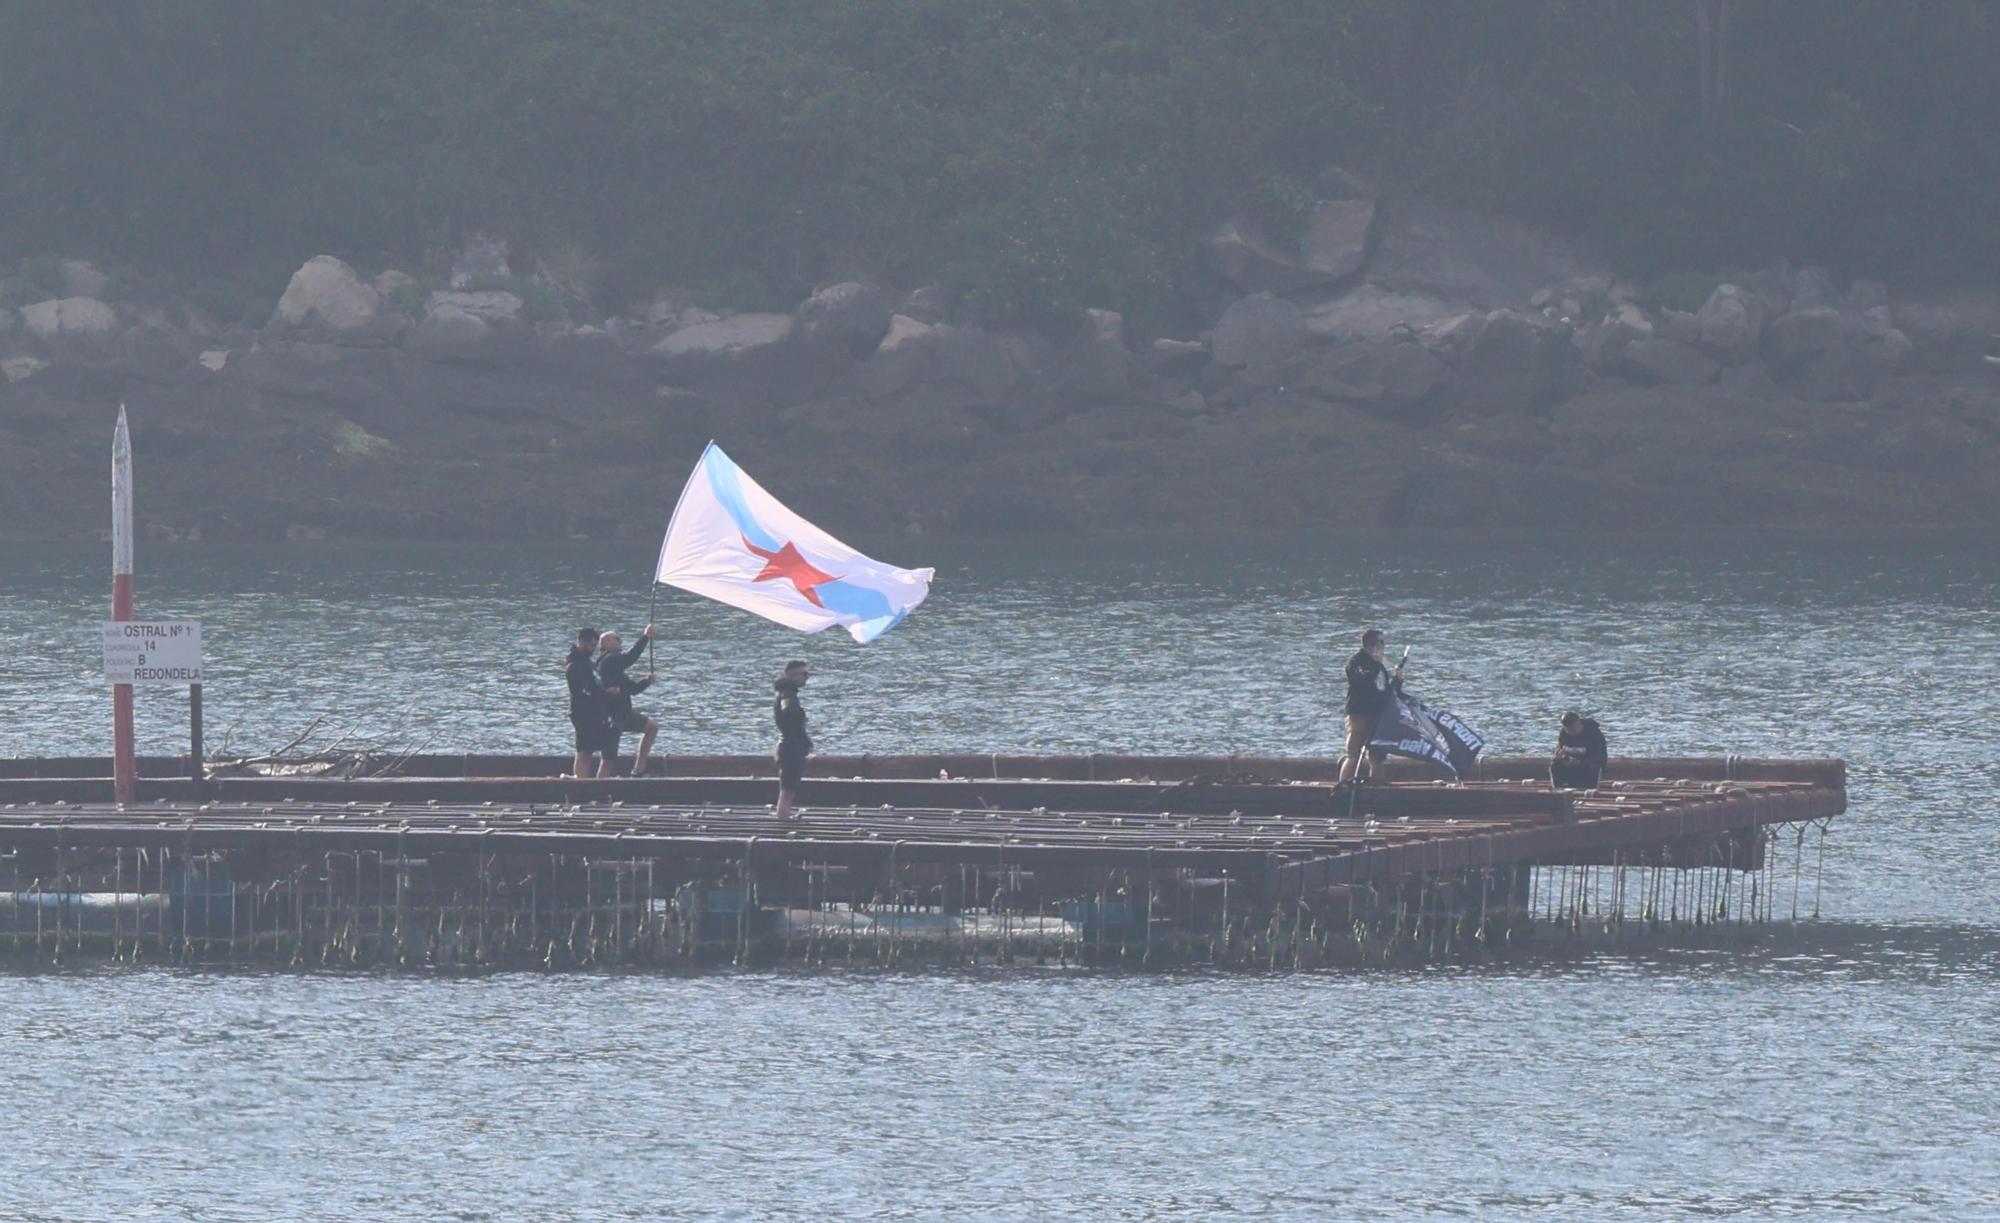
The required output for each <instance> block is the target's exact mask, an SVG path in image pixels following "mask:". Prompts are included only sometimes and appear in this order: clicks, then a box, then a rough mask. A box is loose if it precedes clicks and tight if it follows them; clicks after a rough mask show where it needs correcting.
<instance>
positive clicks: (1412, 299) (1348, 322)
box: [1305, 284, 1454, 342]
mask: <svg viewBox="0 0 2000 1223" xmlns="http://www.w3.org/2000/svg"><path fill="white" fill-rule="evenodd" d="M1453 313H1454V310H1453V308H1452V307H1451V306H1449V305H1446V304H1445V303H1444V302H1443V301H1442V300H1440V299H1438V298H1435V297H1431V296H1429V295H1428V294H1423V293H1397V292H1393V291H1391V290H1388V289H1384V288H1381V287H1380V286H1378V285H1372V284H1364V285H1360V286H1358V287H1356V288H1355V289H1354V290H1353V291H1352V292H1349V293H1343V294H1341V295H1340V296H1339V297H1336V298H1334V299H1333V300H1332V301H1329V302H1322V303H1320V304H1319V305H1317V306H1314V307H1312V308H1311V309H1310V310H1308V311H1307V312H1306V316H1305V317H1306V330H1307V331H1308V332H1310V333H1311V334H1312V335H1313V336H1315V337H1316V338H1319V339H1323V340H1333V341H1336V342H1346V341H1351V340H1367V339H1379V338H1381V337H1383V336H1388V335H1396V334H1404V333H1407V332H1409V331H1412V330H1416V331H1421V330H1423V329H1424V328H1426V327H1429V326H1431V325H1432V324H1434V323H1441V322H1443V321H1444V320H1446V319H1448V318H1450V317H1451V316H1452V315H1453Z"/></svg>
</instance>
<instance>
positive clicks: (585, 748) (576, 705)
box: [563, 628, 618, 777]
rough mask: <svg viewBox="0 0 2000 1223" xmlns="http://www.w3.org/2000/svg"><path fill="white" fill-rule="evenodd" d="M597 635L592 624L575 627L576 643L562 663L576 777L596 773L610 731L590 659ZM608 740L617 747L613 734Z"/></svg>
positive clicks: (609, 723)
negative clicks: (589, 626)
mask: <svg viewBox="0 0 2000 1223" xmlns="http://www.w3.org/2000/svg"><path fill="white" fill-rule="evenodd" d="M597 638H598V633H597V630H596V629H594V628H580V629H578V630H576V644H575V645H573V646H571V647H570V651H569V661H568V662H567V663H566V664H565V665H564V666H563V674H564V675H565V676H566V677H567V678H568V680H569V724H570V726H572V727H573V728H575V730H576V773H575V776H577V777H590V776H593V775H595V774H596V772H597V758H598V754H599V753H600V752H602V751H603V750H604V740H605V739H606V738H607V737H609V736H610V731H611V716H610V710H609V707H608V706H607V705H606V702H605V696H604V685H603V684H600V683H599V682H598V681H597V669H596V668H595V667H593V666H592V665H591V661H590V656H591V655H592V654H593V653H595V652H596V650H597ZM611 742H612V751H614V752H615V751H617V750H618V749H617V742H618V741H617V739H616V738H612V740H611Z"/></svg>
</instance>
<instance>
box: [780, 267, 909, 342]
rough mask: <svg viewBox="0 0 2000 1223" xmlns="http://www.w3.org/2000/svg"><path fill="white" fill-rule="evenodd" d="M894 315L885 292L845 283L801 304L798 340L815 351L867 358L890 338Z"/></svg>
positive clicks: (873, 286)
mask: <svg viewBox="0 0 2000 1223" xmlns="http://www.w3.org/2000/svg"><path fill="white" fill-rule="evenodd" d="M894 313H895V311H894V303H893V302H892V300H891V298H890V296H889V293H888V292H887V291H886V290H884V289H882V288H880V287H879V286H876V285H871V284H864V283H863V282H861V281H857V280H849V281H842V282H841V283H839V284H834V285H828V286H827V287H825V288H823V289H820V290H819V291H817V292H815V293H814V294H813V295H812V296H811V297H808V298H807V299H806V300H805V301H804V302H802V303H800V305H799V309H798V315H797V320H798V333H799V339H800V340H802V341H803V342H804V343H806V344H808V345H810V346H812V347H814V348H818V349H825V350H829V351H836V352H842V353H845V354H847V355H848V356H850V357H855V358H861V357H865V356H867V355H868V354H869V353H872V352H874V351H875V346H876V345H877V344H879V343H881V342H882V337H883V336H884V335H886V334H888V331H889V319H890V316H891V315H892V314H894Z"/></svg>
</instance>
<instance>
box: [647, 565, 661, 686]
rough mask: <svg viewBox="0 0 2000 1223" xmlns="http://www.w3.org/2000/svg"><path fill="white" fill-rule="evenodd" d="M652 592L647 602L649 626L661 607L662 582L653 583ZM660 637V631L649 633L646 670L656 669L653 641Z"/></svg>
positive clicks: (650, 626) (649, 626)
mask: <svg viewBox="0 0 2000 1223" xmlns="http://www.w3.org/2000/svg"><path fill="white" fill-rule="evenodd" d="M650 594H651V599H650V601H649V602H648V603H647V604H646V627H647V628H652V627H653V624H654V620H653V613H654V612H656V611H658V610H659V609H660V584H659V583H658V582H657V581H656V582H654V583H652V589H651V592H650ZM658 637H659V634H658V633H651V634H648V635H647V637H646V670H648V671H653V670H654V669H655V668H654V667H653V642H654V640H655V639H656V638H658Z"/></svg>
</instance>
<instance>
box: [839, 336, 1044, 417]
mask: <svg viewBox="0 0 2000 1223" xmlns="http://www.w3.org/2000/svg"><path fill="white" fill-rule="evenodd" d="M1040 367H1041V362H1040V360H1039V358H1038V355H1037V354H1036V353H1035V352H1033V351H1031V349H1030V347H1029V346H1028V345H1027V344H1026V342H1025V341H1023V340H1021V339H1020V337H1018V336H1004V335H998V334H996V333H994V332H990V331H984V330H981V329H980V328H976V327H948V326H942V325H940V326H932V325H931V324H929V323H920V322H918V321H917V320H915V319H913V318H910V317H909V316H907V315H900V314H899V315H896V316H895V317H894V318H892V319H891V320H890V325H889V331H888V333H887V334H886V335H884V336H883V337H882V343H881V344H880V345H879V346H878V347H877V348H876V350H875V352H874V354H873V355H872V356H870V357H869V359H868V361H867V363H866V364H865V365H863V366H862V368H861V371H860V374H859V375H858V379H857V380H858V382H859V385H860V387H861V389H862V391H863V393H865V394H866V395H867V396H868V397H869V398H870V399H874V400H877V401H883V400H890V399H895V398H898V397H901V396H906V395H912V394H924V395H927V396H929V397H931V398H932V399H933V400H935V401H936V402H937V403H939V404H955V405H960V406H963V405H979V404H983V405H999V404H1006V403H1010V402H1011V401H1013V400H1014V399H1016V398H1018V397H1019V396H1018V392H1019V391H1020V390H1021V388H1022V387H1023V386H1025V385H1027V384H1029V383H1030V382H1032V381H1034V380H1035V379H1036V378H1038V377H1039V376H1040V375H1041V372H1042V371H1041V368H1040Z"/></svg>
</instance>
